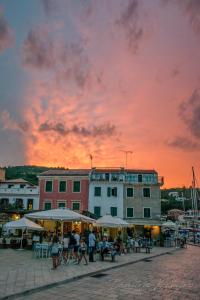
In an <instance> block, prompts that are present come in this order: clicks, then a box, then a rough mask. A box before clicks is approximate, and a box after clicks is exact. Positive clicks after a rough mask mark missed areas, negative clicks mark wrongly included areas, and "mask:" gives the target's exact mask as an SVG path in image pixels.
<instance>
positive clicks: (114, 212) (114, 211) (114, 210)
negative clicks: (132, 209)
mask: <svg viewBox="0 0 200 300" xmlns="http://www.w3.org/2000/svg"><path fill="white" fill-rule="evenodd" d="M110 214H111V216H113V217H116V216H117V207H111V208H110Z"/></svg>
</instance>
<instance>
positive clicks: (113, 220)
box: [93, 215, 129, 228]
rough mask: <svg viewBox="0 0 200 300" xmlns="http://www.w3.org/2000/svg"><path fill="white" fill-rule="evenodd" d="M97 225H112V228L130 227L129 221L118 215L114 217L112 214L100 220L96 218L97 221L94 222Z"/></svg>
mask: <svg viewBox="0 0 200 300" xmlns="http://www.w3.org/2000/svg"><path fill="white" fill-rule="evenodd" d="M93 225H94V226H97V227H110V228H117V227H128V225H129V224H128V223H127V222H126V221H124V220H122V219H121V218H118V217H112V216H111V215H106V216H103V217H101V218H99V219H98V220H96V223H95V224H93Z"/></svg>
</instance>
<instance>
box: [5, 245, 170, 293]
mask: <svg viewBox="0 0 200 300" xmlns="http://www.w3.org/2000/svg"><path fill="white" fill-rule="evenodd" d="M169 251H174V249H172V248H159V247H158V248H157V247H156V248H153V250H152V253H151V254H147V253H130V254H126V255H121V256H117V259H116V260H117V261H116V262H114V263H112V262H111V261H110V259H108V260H106V261H104V262H101V261H99V260H98V259H97V261H96V262H94V263H89V264H88V265H87V266H86V265H84V264H83V263H82V264H81V265H75V264H73V263H72V261H71V262H70V263H69V264H67V265H64V264H61V266H59V267H58V268H57V269H56V270H51V268H52V259H51V258H35V257H34V255H33V252H32V251H27V250H22V251H20V250H13V249H0V299H1V298H4V297H5V296H9V295H13V294H17V293H20V292H24V291H27V290H30V289H34V288H39V287H43V286H45V285H49V284H54V283H57V282H62V281H64V280H67V279H68V280H70V279H73V278H76V277H77V276H83V275H87V274H89V273H92V272H99V271H103V270H106V269H108V268H112V267H116V266H120V265H123V264H129V263H133V262H136V261H138V260H141V259H144V258H150V257H153V256H157V255H162V254H164V253H166V252H169Z"/></svg>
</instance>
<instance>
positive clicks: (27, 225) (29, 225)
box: [3, 218, 44, 231]
mask: <svg viewBox="0 0 200 300" xmlns="http://www.w3.org/2000/svg"><path fill="white" fill-rule="evenodd" d="M3 227H4V228H6V229H28V230H37V231H42V230H44V229H43V227H41V226H40V225H38V224H36V223H34V222H32V221H30V220H28V219H26V218H22V219H19V220H18V221H11V222H8V223H6V224H4V226H3Z"/></svg>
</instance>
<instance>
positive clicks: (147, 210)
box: [144, 207, 151, 218]
mask: <svg viewBox="0 0 200 300" xmlns="http://www.w3.org/2000/svg"><path fill="white" fill-rule="evenodd" d="M144 218H151V209H150V208H149V207H144Z"/></svg>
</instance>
